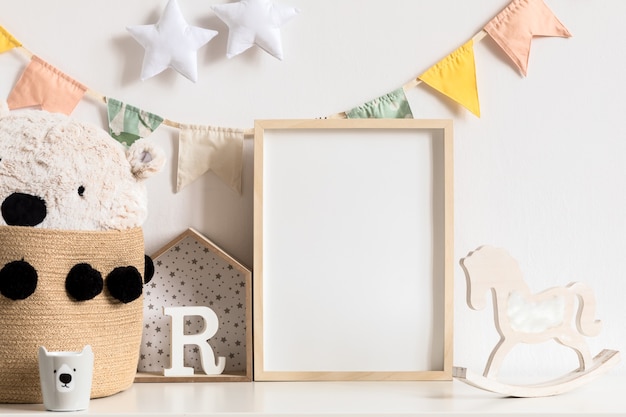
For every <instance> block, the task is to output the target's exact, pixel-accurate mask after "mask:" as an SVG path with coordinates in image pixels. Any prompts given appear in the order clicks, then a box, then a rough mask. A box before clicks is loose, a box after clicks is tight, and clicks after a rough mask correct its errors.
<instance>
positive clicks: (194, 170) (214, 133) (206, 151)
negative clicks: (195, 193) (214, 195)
mask: <svg viewBox="0 0 626 417" xmlns="http://www.w3.org/2000/svg"><path fill="white" fill-rule="evenodd" d="M243 138H244V131H243V129H232V128H223V127H213V126H199V125H185V124H181V125H180V135H179V141H178V175H177V179H176V192H179V191H180V190H182V189H183V188H184V187H186V186H187V185H189V184H190V183H192V182H193V181H195V180H196V179H197V178H198V177H200V176H202V175H203V174H204V173H206V172H208V171H213V173H215V174H216V175H217V176H218V177H220V179H222V181H224V182H225V183H226V184H228V186H230V187H231V188H232V189H233V190H235V191H237V192H238V193H239V194H241V171H242V168H243Z"/></svg>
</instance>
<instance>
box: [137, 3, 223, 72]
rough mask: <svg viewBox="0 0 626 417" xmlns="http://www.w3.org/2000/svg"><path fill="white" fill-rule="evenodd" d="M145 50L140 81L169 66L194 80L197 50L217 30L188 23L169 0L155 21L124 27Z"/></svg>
mask: <svg viewBox="0 0 626 417" xmlns="http://www.w3.org/2000/svg"><path fill="white" fill-rule="evenodd" d="M126 30H128V31H129V32H130V34H131V35H132V37H133V38H135V40H136V41H137V42H139V43H140V44H141V46H143V47H144V49H145V54H144V57H143V65H142V68H141V80H142V81H143V80H147V79H148V78H150V77H154V76H155V75H157V74H159V73H161V72H162V71H164V70H165V69H167V68H172V69H174V70H176V71H177V72H179V73H180V74H181V75H183V76H185V77H186V78H188V79H189V80H191V81H193V82H194V83H195V82H196V81H197V80H198V52H197V51H198V49H200V47H202V46H204V45H205V44H207V43H208V42H209V41H210V40H211V39H213V37H215V35H217V31H215V30H210V29H204V28H201V27H197V26H190V25H189V24H187V22H186V21H185V18H184V17H183V15H182V13H181V11H180V7H179V6H178V2H177V1H176V0H169V1H168V2H167V5H166V6H165V9H164V10H163V14H162V15H161V18H160V19H159V21H158V23H156V24H154V25H137V26H128V27H127V28H126Z"/></svg>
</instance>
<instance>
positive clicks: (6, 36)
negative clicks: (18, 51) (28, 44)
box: [0, 26, 22, 53]
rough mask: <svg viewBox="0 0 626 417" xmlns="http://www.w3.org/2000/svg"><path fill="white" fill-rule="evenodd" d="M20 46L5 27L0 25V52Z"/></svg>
mask: <svg viewBox="0 0 626 417" xmlns="http://www.w3.org/2000/svg"><path fill="white" fill-rule="evenodd" d="M18 46H22V44H21V43H20V41H18V40H17V39H15V38H14V37H13V35H11V34H10V33H9V32H8V31H7V30H6V29H5V28H3V27H2V26H0V53H2V52H6V51H8V50H11V49H13V48H17V47H18Z"/></svg>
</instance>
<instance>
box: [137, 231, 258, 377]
mask: <svg viewBox="0 0 626 417" xmlns="http://www.w3.org/2000/svg"><path fill="white" fill-rule="evenodd" d="M152 259H153V261H154V268H155V273H154V277H153V278H152V280H151V281H150V282H149V283H147V284H146V285H145V287H144V326H143V335H142V342H141V349H140V358H139V363H138V367H137V370H138V373H137V376H136V378H135V382H208V381H215V382H225V381H238V382H240V381H251V380H252V308H251V301H252V297H251V295H252V288H251V287H252V272H251V271H250V270H249V269H247V268H246V267H244V266H243V265H242V264H240V263H239V262H237V261H236V260H235V259H233V258H232V257H231V256H229V255H228V254H227V253H225V252H224V251H223V250H222V249H220V248H219V247H218V246H217V245H215V244H214V243H213V242H211V241H210V240H209V239H207V238H206V237H204V236H202V235H201V234H200V233H198V232H197V231H195V230H193V229H191V228H190V229H187V230H186V231H185V232H183V233H182V234H181V235H179V236H178V237H176V238H175V239H174V240H172V241H171V242H169V243H168V244H166V245H165V246H164V247H163V248H161V249H160V250H159V251H158V252H157V253H155V254H154V255H153V256H152ZM197 306H204V307H208V308H210V309H211V310H213V311H214V312H215V313H216V315H217V317H218V319H219V325H218V330H217V333H215V335H214V336H213V337H211V338H210V339H209V340H208V344H209V345H210V347H211V348H212V350H213V353H214V355H215V358H219V357H222V358H224V360H225V361H226V365H225V368H224V371H223V372H222V373H221V374H219V375H206V374H204V373H203V368H202V365H201V355H200V352H199V349H198V346H195V345H191V344H190V345H185V347H184V366H185V367H193V368H194V373H193V375H190V376H168V377H166V376H164V372H163V370H164V369H166V368H169V367H170V365H171V355H170V353H171V345H170V339H171V328H172V323H171V319H172V318H171V317H169V316H167V315H165V314H164V311H163V309H164V308H166V307H197ZM203 326H204V321H203V320H202V318H201V317H196V316H185V323H184V327H185V329H184V332H185V334H195V333H199V332H200V331H202V328H203Z"/></svg>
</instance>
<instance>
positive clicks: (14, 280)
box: [0, 260, 37, 300]
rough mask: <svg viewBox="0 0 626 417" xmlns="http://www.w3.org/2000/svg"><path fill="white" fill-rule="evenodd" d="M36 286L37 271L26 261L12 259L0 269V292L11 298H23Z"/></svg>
mask: <svg viewBox="0 0 626 417" xmlns="http://www.w3.org/2000/svg"><path fill="white" fill-rule="evenodd" d="M36 288H37V271H36V270H35V268H33V266H32V265H31V264H29V263H28V262H26V261H23V260H22V261H13V262H9V263H8V264H6V265H5V266H4V267H3V268H2V269H0V293H1V294H2V295H4V296H5V297H7V298H10V299H11V300H24V299H26V298H28V297H30V296H31V295H32V294H33V293H34V292H35V289H36Z"/></svg>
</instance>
